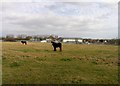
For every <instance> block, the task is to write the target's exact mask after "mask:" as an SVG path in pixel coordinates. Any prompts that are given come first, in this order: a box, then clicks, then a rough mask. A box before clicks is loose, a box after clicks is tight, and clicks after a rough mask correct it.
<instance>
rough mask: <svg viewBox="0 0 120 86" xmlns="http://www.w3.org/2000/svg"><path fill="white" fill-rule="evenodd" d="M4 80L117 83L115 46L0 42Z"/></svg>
mask: <svg viewBox="0 0 120 86" xmlns="http://www.w3.org/2000/svg"><path fill="white" fill-rule="evenodd" d="M2 47H3V48H2V68H3V69H2V71H3V73H2V74H3V75H2V80H3V84H118V66H117V61H118V47H117V46H112V45H85V44H78V45H77V44H63V51H62V52H59V51H57V52H54V51H53V50H52V46H51V44H50V43H28V45H22V44H20V43H19V42H3V43H2Z"/></svg>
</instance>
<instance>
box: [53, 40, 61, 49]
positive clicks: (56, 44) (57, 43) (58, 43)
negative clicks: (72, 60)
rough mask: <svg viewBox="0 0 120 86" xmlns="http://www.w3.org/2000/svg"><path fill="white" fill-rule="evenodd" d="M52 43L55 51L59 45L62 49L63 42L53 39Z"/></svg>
mask: <svg viewBox="0 0 120 86" xmlns="http://www.w3.org/2000/svg"><path fill="white" fill-rule="evenodd" d="M51 43H52V46H53V48H54V51H56V48H58V47H59V48H60V51H62V44H61V43H60V42H54V41H52V42H51Z"/></svg>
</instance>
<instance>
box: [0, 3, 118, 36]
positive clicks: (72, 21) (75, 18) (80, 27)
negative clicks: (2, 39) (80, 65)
mask: <svg viewBox="0 0 120 86" xmlns="http://www.w3.org/2000/svg"><path fill="white" fill-rule="evenodd" d="M0 15H2V20H1V21H2V33H1V32H0V34H2V35H3V36H5V35H7V34H14V35H19V34H27V35H37V34H39V35H44V34H47V35H49V34H55V35H58V36H62V37H81V38H116V37H118V3H112V2H2V9H0ZM1 21H0V22H1Z"/></svg>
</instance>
